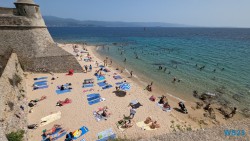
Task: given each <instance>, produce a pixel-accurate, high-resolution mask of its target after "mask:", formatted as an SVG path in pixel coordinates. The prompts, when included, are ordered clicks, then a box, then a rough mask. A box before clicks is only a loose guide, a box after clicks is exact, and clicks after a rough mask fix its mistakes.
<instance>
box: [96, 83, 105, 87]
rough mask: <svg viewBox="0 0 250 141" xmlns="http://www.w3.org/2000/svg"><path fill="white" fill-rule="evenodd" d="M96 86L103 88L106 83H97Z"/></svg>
mask: <svg viewBox="0 0 250 141" xmlns="http://www.w3.org/2000/svg"><path fill="white" fill-rule="evenodd" d="M97 85H98V86H100V87H103V86H105V85H106V83H104V82H99V83H97Z"/></svg>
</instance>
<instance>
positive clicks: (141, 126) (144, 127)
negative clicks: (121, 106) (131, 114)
mask: <svg viewBox="0 0 250 141" xmlns="http://www.w3.org/2000/svg"><path fill="white" fill-rule="evenodd" d="M136 125H137V126H138V127H140V128H141V129H142V130H148V131H151V130H156V128H155V129H151V128H150V127H149V126H150V123H149V124H145V123H144V121H141V122H137V123H136Z"/></svg>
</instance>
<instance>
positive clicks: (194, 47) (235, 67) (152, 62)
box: [49, 27, 250, 109]
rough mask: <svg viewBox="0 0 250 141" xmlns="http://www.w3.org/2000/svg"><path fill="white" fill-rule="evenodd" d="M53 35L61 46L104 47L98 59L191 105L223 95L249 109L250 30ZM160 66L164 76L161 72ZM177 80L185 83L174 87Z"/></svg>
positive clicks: (117, 30) (69, 31)
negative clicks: (205, 95) (195, 95)
mask: <svg viewBox="0 0 250 141" xmlns="http://www.w3.org/2000/svg"><path fill="white" fill-rule="evenodd" d="M49 31H50V33H51V34H52V37H53V38H54V40H55V41H58V42H87V43H89V44H94V45H105V47H104V48H103V47H100V48H99V50H98V52H99V53H101V54H103V55H107V56H110V57H111V58H113V60H115V61H116V62H117V63H119V64H121V65H122V66H124V67H126V69H127V70H133V71H134V73H135V75H137V76H138V77H139V78H143V80H148V81H147V83H150V81H151V80H152V81H154V85H158V86H160V88H162V90H163V91H164V92H165V90H166V91H168V92H170V93H171V94H172V93H174V94H177V96H178V97H179V96H181V97H185V98H187V99H188V98H190V97H192V92H193V90H198V92H200V93H201V92H214V93H219V92H221V93H223V94H221V102H224V103H228V102H230V103H231V104H233V105H236V106H238V107H240V108H241V109H243V108H247V107H249V106H250V102H249V100H250V29H223V28H221V29H220V28H146V29H144V28H103V27H98V28H49ZM108 48H109V49H108ZM121 52H122V54H121ZM136 54H137V56H138V59H136ZM125 58H126V59H127V61H126V63H124V62H123V60H124V59H125ZM159 65H161V66H162V67H163V70H158V68H159ZM196 65H197V66H196ZM202 66H205V67H204V69H202V70H199V68H201V67H202ZM165 67H166V68H167V70H166V72H164V68H165ZM214 70H215V72H214ZM169 72H171V74H169ZM173 77H176V78H177V79H181V82H179V83H178V82H176V83H172V80H173Z"/></svg>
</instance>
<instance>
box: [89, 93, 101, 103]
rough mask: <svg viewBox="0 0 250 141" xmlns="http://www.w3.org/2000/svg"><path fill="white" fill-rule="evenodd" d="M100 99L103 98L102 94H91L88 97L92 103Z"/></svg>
mask: <svg viewBox="0 0 250 141" xmlns="http://www.w3.org/2000/svg"><path fill="white" fill-rule="evenodd" d="M100 97H101V96H100V94H89V95H87V100H88V101H92V100H94V99H97V98H100Z"/></svg>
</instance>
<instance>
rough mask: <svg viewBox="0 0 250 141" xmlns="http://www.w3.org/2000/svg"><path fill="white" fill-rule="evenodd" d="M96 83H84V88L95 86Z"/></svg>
mask: <svg viewBox="0 0 250 141" xmlns="http://www.w3.org/2000/svg"><path fill="white" fill-rule="evenodd" d="M93 86H94V84H93V83H89V84H83V86H82V87H83V88H90V87H93Z"/></svg>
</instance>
